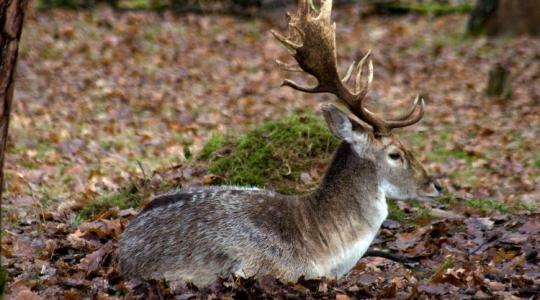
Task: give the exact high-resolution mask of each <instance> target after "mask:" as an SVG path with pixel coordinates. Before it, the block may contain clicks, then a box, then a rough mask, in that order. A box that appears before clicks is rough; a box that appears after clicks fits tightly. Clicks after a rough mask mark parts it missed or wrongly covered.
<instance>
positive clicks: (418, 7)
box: [388, 2, 473, 16]
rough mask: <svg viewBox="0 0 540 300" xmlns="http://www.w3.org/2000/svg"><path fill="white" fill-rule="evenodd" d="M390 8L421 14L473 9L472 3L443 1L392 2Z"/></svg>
mask: <svg viewBox="0 0 540 300" xmlns="http://www.w3.org/2000/svg"><path fill="white" fill-rule="evenodd" d="M388 9H389V10H390V11H393V12H398V13H399V12H401V13H406V12H413V13H419V14H432V15H437V16H440V15H445V14H453V13H468V12H470V11H471V10H472V9H473V6H472V4H470V3H463V4H459V5H448V4H442V3H434V2H426V3H400V2H398V3H395V4H390V5H389V7H388Z"/></svg>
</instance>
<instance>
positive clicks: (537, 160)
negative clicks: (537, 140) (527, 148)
mask: <svg viewBox="0 0 540 300" xmlns="http://www.w3.org/2000/svg"><path fill="white" fill-rule="evenodd" d="M533 166H534V167H535V168H537V169H540V152H539V153H536V156H535V157H534V160H533Z"/></svg>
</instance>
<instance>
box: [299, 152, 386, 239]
mask: <svg viewBox="0 0 540 300" xmlns="http://www.w3.org/2000/svg"><path fill="white" fill-rule="evenodd" d="M309 198H310V202H311V203H312V205H313V207H314V210H316V211H318V215H319V216H321V217H323V218H326V219H327V220H332V219H336V218H341V219H347V220H352V221H351V222H352V223H357V222H358V223H360V224H361V226H362V227H363V228H361V229H362V230H364V229H369V230H370V231H373V232H377V231H378V230H379V228H380V226H381V224H382V222H383V221H384V220H385V219H386V217H387V215H388V206H387V204H386V198H385V194H384V191H383V186H382V185H381V183H380V180H379V178H378V175H377V169H376V166H375V164H374V163H373V162H372V161H370V160H367V159H363V158H361V157H359V156H358V155H356V154H355V152H354V150H353V149H352V147H351V146H350V144H348V143H346V142H342V143H341V144H340V145H339V147H338V149H337V150H336V152H335V153H334V155H333V158H332V161H331V163H330V165H329V167H328V168H327V171H326V174H325V175H324V178H323V180H322V182H321V185H320V186H319V187H318V188H317V189H316V190H315V191H314V192H313V193H312V194H311V195H310V196H309Z"/></svg>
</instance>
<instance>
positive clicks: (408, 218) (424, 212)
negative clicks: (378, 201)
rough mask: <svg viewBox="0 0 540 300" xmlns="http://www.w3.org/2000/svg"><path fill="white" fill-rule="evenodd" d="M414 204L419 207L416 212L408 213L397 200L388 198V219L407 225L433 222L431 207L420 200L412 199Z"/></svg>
mask: <svg viewBox="0 0 540 300" xmlns="http://www.w3.org/2000/svg"><path fill="white" fill-rule="evenodd" d="M410 202H411V203H412V206H413V207H415V208H416V209H417V212H416V213H414V214H407V213H405V212H404V211H403V210H401V209H400V208H399V207H398V205H397V200H393V199H388V200H387V203H388V219H391V220H394V221H397V222H399V223H401V224H407V225H425V224H428V223H429V222H431V219H432V216H431V213H430V211H429V209H427V208H425V207H424V206H422V205H421V203H420V202H418V201H414V200H410Z"/></svg>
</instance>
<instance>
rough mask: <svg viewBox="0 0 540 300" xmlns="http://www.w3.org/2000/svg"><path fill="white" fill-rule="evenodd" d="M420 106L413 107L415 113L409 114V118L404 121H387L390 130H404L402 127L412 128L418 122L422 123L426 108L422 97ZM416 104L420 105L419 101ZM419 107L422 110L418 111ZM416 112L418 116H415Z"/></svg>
mask: <svg viewBox="0 0 540 300" xmlns="http://www.w3.org/2000/svg"><path fill="white" fill-rule="evenodd" d="M418 98H419V97H417V98H416V99H418ZM419 102H420V106H418V105H414V107H413V110H412V111H413V113H411V114H409V115H408V116H406V117H405V118H404V119H401V120H389V121H386V126H387V127H388V129H389V130H392V129H394V128H402V127H407V126H410V125H412V124H414V123H416V122H418V121H420V119H422V117H423V116H424V107H425V105H426V103H425V101H424V98H421V97H420V101H419ZM416 103H418V101H416ZM417 107H420V109H419V110H418V109H416V108H417ZM414 112H417V113H416V114H414Z"/></svg>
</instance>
